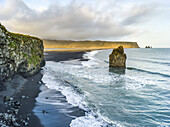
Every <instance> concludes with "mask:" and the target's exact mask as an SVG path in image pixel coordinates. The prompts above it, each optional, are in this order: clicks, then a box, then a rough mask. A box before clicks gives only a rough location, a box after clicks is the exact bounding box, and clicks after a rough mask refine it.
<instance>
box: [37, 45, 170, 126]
mask: <svg viewBox="0 0 170 127" xmlns="http://www.w3.org/2000/svg"><path fill="white" fill-rule="evenodd" d="M111 52H112V50H111V49H108V50H95V51H91V52H87V53H85V54H84V55H83V58H84V59H88V61H80V60H78V59H77V60H68V61H60V62H53V61H47V63H46V66H45V67H44V70H43V75H44V76H43V79H42V80H43V82H44V83H45V85H44V86H43V87H42V88H41V89H42V92H41V93H40V94H39V96H38V97H37V98H36V100H37V106H36V107H35V109H34V112H35V114H36V115H37V116H38V117H39V119H40V120H41V121H42V124H43V125H44V126H50V127H53V126H54V127H55V122H56V120H55V119H61V120H62V118H58V116H55V112H60V113H65V114H66V115H67V116H68V115H69V116H70V117H71V118H72V119H71V123H70V126H71V127H117V126H118V127H119V126H129V127H130V126H170V49H159V48H158V49H156V48H155V49H154V48H153V49H142V48H141V49H125V53H126V54H127V63H126V65H127V69H125V70H123V69H113V68H109V54H110V53H111ZM47 96H48V97H49V98H48V99H47V98H46V99H44V98H45V97H47ZM58 98H64V99H58ZM62 100H64V101H62ZM42 104H45V106H47V105H48V108H47V107H46V108H47V110H48V111H51V112H53V113H52V114H51V117H50V116H49V119H50V120H49V122H48V121H46V122H44V121H45V119H46V118H45V117H44V116H43V115H40V113H38V111H39V110H40V109H39V108H40V107H39V106H38V105H42ZM74 107H79V108H80V109H83V110H85V111H86V112H85V116H83V115H82V116H79V117H77V116H75V115H71V112H72V110H73V109H74ZM63 119H64V118H63Z"/></svg>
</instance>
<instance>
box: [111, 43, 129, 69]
mask: <svg viewBox="0 0 170 127" xmlns="http://www.w3.org/2000/svg"><path fill="white" fill-rule="evenodd" d="M109 67H113V68H126V54H125V53H124V49H123V46H119V47H118V48H116V49H113V52H112V54H110V55H109Z"/></svg>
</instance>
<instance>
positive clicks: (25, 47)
mask: <svg viewBox="0 0 170 127" xmlns="http://www.w3.org/2000/svg"><path fill="white" fill-rule="evenodd" d="M43 51H44V47H43V41H42V40H40V39H39V38H36V37H31V36H28V35H21V34H15V33H11V32H9V31H7V30H6V28H5V27H4V26H3V25H1V24H0V81H5V80H6V79H8V78H10V77H12V76H13V75H14V74H21V75H22V76H24V77H27V76H31V75H34V74H36V73H37V72H38V71H39V70H40V68H41V67H42V66H44V65H45V60H44V55H43Z"/></svg>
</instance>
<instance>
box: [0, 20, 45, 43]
mask: <svg viewBox="0 0 170 127" xmlns="http://www.w3.org/2000/svg"><path fill="white" fill-rule="evenodd" d="M0 29H1V30H2V31H0V32H2V33H4V34H6V35H8V36H10V37H12V38H13V39H15V40H22V41H24V42H25V41H28V40H29V39H35V40H38V41H42V40H41V39H39V38H38V37H33V36H30V35H24V34H19V33H12V32H9V31H8V30H7V29H6V28H5V26H3V25H2V24H1V23H0Z"/></svg>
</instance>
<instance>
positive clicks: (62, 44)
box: [43, 39, 140, 49]
mask: <svg viewBox="0 0 170 127" xmlns="http://www.w3.org/2000/svg"><path fill="white" fill-rule="evenodd" d="M43 43H44V48H45V49H50V48H77V49H78V48H79V49H111V48H117V47H119V46H120V45H121V46H123V47H124V48H140V47H139V46H138V44H137V42H126V41H100V40H96V41H89V40H87V41H86V40H85V41H72V40H46V39H44V40H43Z"/></svg>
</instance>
